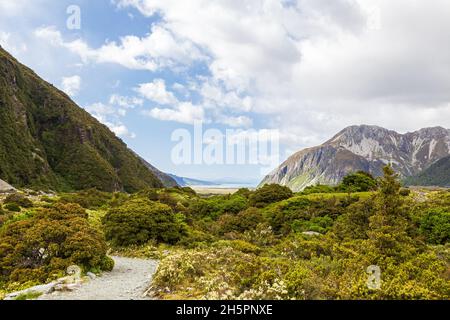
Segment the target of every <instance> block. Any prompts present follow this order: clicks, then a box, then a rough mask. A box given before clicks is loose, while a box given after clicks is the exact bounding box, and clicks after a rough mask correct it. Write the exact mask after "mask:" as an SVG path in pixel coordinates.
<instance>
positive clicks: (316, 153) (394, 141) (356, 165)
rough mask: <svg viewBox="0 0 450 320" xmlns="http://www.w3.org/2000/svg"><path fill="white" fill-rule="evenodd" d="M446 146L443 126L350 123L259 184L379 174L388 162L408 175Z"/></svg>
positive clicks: (297, 185)
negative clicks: (399, 128) (402, 129)
mask: <svg viewBox="0 0 450 320" xmlns="http://www.w3.org/2000/svg"><path fill="white" fill-rule="evenodd" d="M449 150H450V130H448V129H445V128H442V127H433V128H424V129H420V130H418V131H415V132H411V133H406V134H400V133H397V132H395V131H393V130H388V129H385V128H382V127H379V126H370V125H360V126H350V127H347V128H345V129H343V130H342V131H340V132H339V133H338V134H336V135H335V136H334V137H333V138H331V139H330V140H328V141H327V142H325V143H324V144H322V145H320V146H317V147H314V148H309V149H305V150H302V151H300V152H298V153H296V154H295V155H293V156H292V157H290V158H289V159H288V160H286V161H285V162H284V163H283V164H282V165H281V166H280V167H279V168H278V169H276V170H275V171H274V172H272V173H271V174H269V175H268V176H267V177H266V178H265V179H264V180H263V182H262V184H264V183H280V184H283V185H287V186H289V187H291V188H292V189H293V190H301V189H303V188H305V187H307V186H308V185H313V184H317V183H324V184H337V183H339V182H340V180H341V179H342V178H343V177H344V176H345V175H346V174H348V173H350V172H354V171H358V170H363V171H367V172H370V173H372V174H373V175H375V176H378V175H381V173H382V167H383V166H384V165H386V164H388V163H390V164H392V166H393V167H394V169H396V170H397V171H398V172H400V174H401V175H402V176H404V177H407V176H412V175H415V174H417V173H418V172H420V171H422V170H424V169H425V168H427V167H429V166H430V165H432V164H433V163H435V162H436V161H438V160H439V159H441V158H443V157H445V156H447V155H449V153H450V152H449Z"/></svg>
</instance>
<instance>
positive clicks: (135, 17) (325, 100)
mask: <svg viewBox="0 0 450 320" xmlns="http://www.w3.org/2000/svg"><path fill="white" fill-rule="evenodd" d="M30 2H31V3H30ZM433 4H434V5H433V6H430V5H429V4H428V3H426V2H417V3H414V4H411V2H410V1H406V0H399V1H395V3H394V2H392V1H387V0H374V1H365V0H335V1H326V0H320V1H319V0H315V1H313V0H299V1H295V0H292V1H291V0H289V1H286V0H242V1H237V0H228V1H225V0H212V1H202V0H191V1H175V0H164V1H163V0H96V1H87V0H78V1H77V0H70V1H66V0H58V1H54V0H53V1H52V0H35V1H25V0H16V1H9V0H0V44H1V45H2V46H3V47H5V48H6V49H7V50H8V51H10V52H11V53H12V54H13V55H15V56H16V57H17V58H18V59H19V60H20V61H21V62H23V63H24V64H26V65H28V66H30V67H31V68H32V69H33V70H35V71H36V72H37V73H38V74H39V75H40V76H42V77H43V78H44V79H46V80H47V81H49V82H51V83H53V84H54V85H55V86H57V87H59V88H60V89H62V90H64V91H65V92H66V93H68V94H69V95H70V96H71V97H72V99H73V100H74V101H75V102H76V103H77V104H78V105H80V106H82V107H83V108H85V109H86V110H87V111H89V112H90V113H91V114H93V115H94V116H95V117H97V119H99V120H100V121H101V122H103V123H105V124H106V125H108V126H109V127H110V128H111V129H112V130H113V131H114V132H116V134H117V135H118V136H120V137H121V138H122V139H123V140H124V141H125V142H126V143H127V144H128V145H129V146H130V147H131V148H132V149H133V150H135V151H136V152H137V153H139V154H140V155H141V156H143V157H144V158H145V159H147V160H148V161H150V162H151V163H152V164H154V165H155V166H157V167H158V168H160V169H161V170H163V171H166V172H170V173H175V174H178V175H182V176H188V177H192V178H200V179H207V180H215V179H222V178H225V177H226V178H231V180H239V181H257V180H258V179H260V178H261V177H262V175H263V174H264V173H265V172H267V171H268V170H270V167H273V166H274V164H272V165H271V166H263V165H261V164H259V165H251V164H245V165H242V164H241V165H237V164H228V165H206V164H201V165H176V164H174V163H173V161H172V158H171V151H172V150H173V148H174V146H175V144H176V143H175V142H173V141H171V134H172V133H173V132H174V130H177V129H180V128H184V129H187V130H189V131H191V132H192V124H193V123H194V121H203V122H204V127H205V128H206V129H207V128H214V129H217V130H219V131H220V132H223V133H225V130H227V129H234V130H241V133H242V134H244V135H245V134H246V133H249V132H250V131H251V130H264V129H274V130H278V131H279V137H280V144H281V148H280V153H279V155H278V157H279V160H283V159H285V158H286V157H287V156H289V155H290V154H292V153H293V152H295V151H298V150H299V149H301V148H305V147H310V146H314V145H317V144H319V143H322V142H324V141H325V140H327V139H328V138H330V137H331V136H332V135H334V134H335V133H337V132H338V131H339V130H341V129H343V128H344V127H345V126H348V125H354V124H376V125H380V126H383V127H387V128H389V129H394V130H397V131H399V132H406V131H413V130H416V129H419V128H421V127H427V126H436V125H441V126H444V127H447V128H448V127H449V126H450V123H449V121H450V120H449V119H450V73H448V72H443V70H448V68H449V66H450V44H449V42H448V39H449V38H450V22H449V19H448V16H449V14H450V4H449V3H448V1H445V0H437V1H435V2H434V3H433ZM70 5H76V6H78V7H79V8H80V10H81V11H80V13H81V29H79V30H71V29H68V28H67V24H66V22H67V19H68V18H69V15H68V14H67V12H66V10H67V8H68V7H69V6H70ZM419 22H420V23H419Z"/></svg>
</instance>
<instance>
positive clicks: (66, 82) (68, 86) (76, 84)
mask: <svg viewBox="0 0 450 320" xmlns="http://www.w3.org/2000/svg"><path fill="white" fill-rule="evenodd" d="M80 88H81V77H80V76H77V75H75V76H72V77H63V78H62V82H61V89H62V91H64V92H65V93H67V94H68V95H69V96H71V97H75V96H76V95H77V94H78V92H79V91H80Z"/></svg>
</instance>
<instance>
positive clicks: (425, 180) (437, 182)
mask: <svg viewBox="0 0 450 320" xmlns="http://www.w3.org/2000/svg"><path fill="white" fill-rule="evenodd" d="M405 184H406V185H410V186H438V187H449V186H450V156H448V157H445V158H442V159H440V160H439V161H437V162H436V163H434V164H432V165H431V166H430V167H429V168H427V169H425V170H424V171H423V172H421V173H419V174H418V175H415V176H413V177H408V178H406V179H405Z"/></svg>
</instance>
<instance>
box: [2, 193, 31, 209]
mask: <svg viewBox="0 0 450 320" xmlns="http://www.w3.org/2000/svg"><path fill="white" fill-rule="evenodd" d="M4 203H5V204H10V203H11V204H16V205H17V206H19V207H22V208H31V207H32V206H33V202H31V200H30V199H28V198H27V197H26V196H25V195H23V194H20V193H13V194H10V195H9V196H7V197H6V199H5V201H4Z"/></svg>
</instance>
